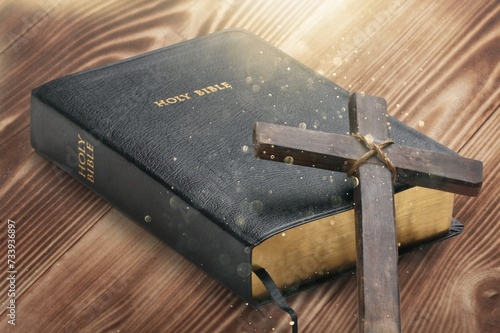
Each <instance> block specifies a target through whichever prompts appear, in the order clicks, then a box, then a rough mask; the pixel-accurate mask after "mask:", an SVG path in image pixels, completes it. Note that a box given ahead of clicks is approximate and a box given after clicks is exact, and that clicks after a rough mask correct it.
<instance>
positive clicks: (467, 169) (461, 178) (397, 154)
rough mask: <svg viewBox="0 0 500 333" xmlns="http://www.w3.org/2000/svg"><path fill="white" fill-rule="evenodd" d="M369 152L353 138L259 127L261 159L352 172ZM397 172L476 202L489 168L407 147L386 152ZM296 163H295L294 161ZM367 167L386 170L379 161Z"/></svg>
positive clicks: (407, 180) (392, 147)
mask: <svg viewBox="0 0 500 333" xmlns="http://www.w3.org/2000/svg"><path fill="white" fill-rule="evenodd" d="M366 151H367V148H366V147H365V146H364V144H363V143H362V142H360V141H358V139H356V138H355V137H353V136H349V135H342V134H336V133H326V132H320V131H314V130H307V129H300V128H295V127H290V126H282V125H276V124H268V123H256V124H255V127H254V154H255V156H258V157H259V158H261V159H267V160H275V161H283V160H284V159H285V158H287V157H291V158H293V164H296V165H303V166H309V167H316V168H320V169H327V170H333V171H341V172H347V171H348V170H349V169H350V168H351V166H352V165H353V163H354V162H355V161H356V160H357V159H358V158H359V157H360V156H362V155H363V154H364V153H366ZM384 152H385V153H386V155H387V156H388V157H389V159H390V160H391V161H392V163H393V164H394V166H395V167H396V170H397V181H398V180H399V181H400V182H401V183H405V184H410V185H415V186H422V187H427V188H432V189H437V190H441V191H448V192H453V193H457V194H465V195H470V196H475V195H477V194H479V191H480V190H481V186H482V173H483V172H482V170H483V164H482V163H481V162H480V161H477V160H472V159H468V158H464V157H461V156H459V155H458V154H449V153H442V152H435V151H430V150H425V149H419V148H415V147H410V146H402V145H399V144H398V143H395V144H392V145H390V146H388V147H386V148H384ZM289 160H290V159H289ZM366 163H374V164H382V162H381V161H380V160H379V159H378V158H377V157H375V156H373V157H371V158H370V159H369V160H368V161H366Z"/></svg>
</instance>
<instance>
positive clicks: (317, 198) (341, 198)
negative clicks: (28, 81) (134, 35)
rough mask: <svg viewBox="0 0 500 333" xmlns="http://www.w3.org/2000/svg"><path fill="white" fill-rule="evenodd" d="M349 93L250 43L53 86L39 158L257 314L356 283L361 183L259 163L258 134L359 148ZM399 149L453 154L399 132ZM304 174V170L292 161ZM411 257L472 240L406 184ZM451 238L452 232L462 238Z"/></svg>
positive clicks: (34, 124) (402, 223)
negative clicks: (294, 134)
mask: <svg viewBox="0 0 500 333" xmlns="http://www.w3.org/2000/svg"><path fill="white" fill-rule="evenodd" d="M348 97H349V93H348V92H347V91H346V90H344V89H342V88H341V87H339V86H337V85H335V84H334V83H332V82H331V81H329V80H328V79H326V78H325V77H323V76H321V75H319V74H317V73H316V72H314V71H313V70H311V69H309V68H307V67H306V66H304V65H302V64H300V63H299V62H297V61H295V60H294V59H292V58H290V57H289V56H287V55H286V54H285V53H283V52H281V51H280V50H278V49H276V48H274V47H272V46H271V45H269V44H268V43H266V42H264V41H262V40H261V39H259V38H257V37H256V36H254V35H252V34H250V33H248V32H245V31H242V30H227V31H222V32H219V33H215V34H212V35H208V36H204V37H200V38H197V39H194V40H191V41H187V42H184V43H180V44H177V45H173V46H170V47H167V48H164V49H160V50H157V51H154V52H150V53H147V54H144V55H140V56H137V57H134V58H130V59H126V60H123V61H120V62H117V63H114V64H110V65H107V66H104V67H100V68H97V69H94V70H89V71H85V72H81V73H77V74H73V75H69V76H66V77H62V78H59V79H57V80H54V81H52V82H49V83H46V84H44V85H42V86H40V87H38V88H36V89H34V90H33V92H32V100H31V140H32V145H33V147H34V148H35V149H36V151H37V152H38V153H39V154H41V155H43V156H45V157H46V158H47V159H49V160H50V161H52V162H53V163H55V164H56V165H57V166H59V167H60V168H61V169H63V170H64V171H66V172H67V173H69V174H70V175H71V176H73V177H74V178H75V179H77V180H78V181H80V182H82V183H83V184H84V185H86V186H87V187H88V188H90V189H91V190H93V191H95V192H96V193H97V194H99V195H100V196H102V197H103V198H105V199H106V200H108V201H109V202H110V203H111V204H113V205H114V206H116V207H117V208H118V209H120V210H121V211H123V212H124V213H125V214H126V215H128V216H129V217H130V218H131V219H132V220H134V221H135V222H137V223H138V224H140V225H141V226H143V227H144V228H146V229H147V230H149V231H150V232H152V233H153V234H154V235H156V236H157V237H159V238H161V239H162V240H164V241H165V242H166V243H168V244H169V245H170V246H172V247H173V248H175V249H176V250H177V251H179V252H180V253H181V254H183V255H184V256H185V257H187V258H189V259H190V260H192V261H193V262H194V263H196V264H197V265H198V266H199V267H200V268H202V269H203V270H205V271H207V272H208V273H209V274H211V275H212V276H213V277H214V278H216V279H217V280H218V281H220V282H221V283H223V284H224V285H226V286H227V287H228V288H230V289H231V290H232V291H233V292H235V293H236V294H237V295H239V296H240V297H241V298H242V299H244V300H245V301H247V302H249V303H250V304H252V305H258V304H260V303H262V302H264V301H266V300H267V296H266V291H265V289H264V287H263V285H262V283H261V282H260V281H259V280H258V279H257V278H256V276H255V274H254V273H253V270H255V269H256V268H259V267H262V268H265V269H266V270H267V271H268V272H269V273H270V274H271V276H272V277H273V279H274V280H275V282H276V284H277V285H278V286H279V287H280V288H281V289H282V291H283V292H284V293H285V294H291V293H294V292H297V291H298V290H301V289H303V288H305V287H307V286H309V285H311V284H314V283H317V282H318V281H321V280H325V279H329V278H331V277H332V276H335V275H338V274H339V273H341V272H345V271H346V270H348V269H352V267H353V265H354V259H355V245H354V222H353V218H354V217H353V213H352V189H353V182H352V181H351V179H350V178H349V177H346V176H345V174H342V173H337V172H329V171H324V170H315V169H310V168H306V167H300V166H294V167H285V168H284V167H283V165H281V164H279V163H268V162H266V161H263V160H259V159H256V158H254V157H253V156H252V130H253V126H254V124H255V122H268V123H276V124H281V125H289V126H296V127H299V128H307V129H314V130H319V131H325V132H337V133H343V134H347V133H348V131H349V125H348V118H349V117H348V110H347V103H348ZM388 122H389V125H390V127H391V133H392V136H393V137H392V138H393V140H394V141H395V142H396V144H397V143H401V144H404V145H410V146H415V147H418V148H424V149H429V150H436V151H443V152H449V153H450V154H453V152H451V151H449V150H447V149H446V148H444V147H443V146H441V145H440V144H438V143H436V142H434V141H432V140H430V139H428V138H425V137H424V136H423V135H421V134H420V133H418V132H416V131H414V130H413V129H411V128H409V127H407V126H405V125H403V124H402V123H400V122H398V121H397V120H395V119H393V118H388ZM289 162H290V163H293V162H292V161H289ZM396 192H397V193H398V194H397V195H396V199H395V201H396V213H397V227H398V237H399V238H398V239H399V242H400V249H401V250H402V251H404V249H410V248H412V247H415V246H417V247H418V246H420V245H422V244H424V243H427V242H430V241H434V240H436V239H440V238H444V237H447V236H450V235H453V234H456V233H458V232H460V230H461V229H460V225H459V224H458V225H453V226H452V217H451V214H452V206H453V195H452V194H449V193H444V192H438V191H433V190H429V189H424V188H418V187H413V188H409V187H407V186H406V187H405V186H401V185H398V184H396ZM450 226H452V227H451V228H450Z"/></svg>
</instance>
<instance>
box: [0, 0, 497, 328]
mask: <svg viewBox="0 0 500 333" xmlns="http://www.w3.org/2000/svg"><path fill="white" fill-rule="evenodd" d="M398 3H399V5H398ZM51 5H54V9H53V10H52V11H51V14H50V15H48V16H47V19H46V20H44V21H43V23H42V24H41V25H37V27H39V28H38V29H35V30H33V29H32V30H31V31H32V34H29V35H26V37H30V38H28V39H26V40H24V41H26V43H24V42H23V43H20V44H17V45H16V47H11V48H9V49H8V50H7V51H5V52H4V53H2V54H0V73H1V77H0V110H1V111H0V152H1V153H2V154H1V155H0V212H1V214H2V215H1V218H2V220H1V228H0V229H1V230H6V228H4V227H5V224H6V220H5V218H13V219H17V218H18V217H19V216H22V218H21V220H19V219H17V222H19V223H24V231H23V232H22V235H23V236H20V237H21V239H22V244H23V247H24V249H26V250H28V249H29V253H30V254H29V255H28V254H27V253H28V252H26V255H25V257H24V259H23V261H22V265H23V272H25V273H24V274H25V275H24V276H21V279H20V280H19V284H18V285H19V288H20V292H21V296H20V298H19V305H20V307H19V308H18V311H19V317H18V318H19V326H17V327H16V328H17V330H19V331H23V328H24V326H23V325H27V323H28V322H29V323H33V322H35V321H38V325H39V326H43V327H47V326H49V323H50V322H52V321H55V322H59V321H58V320H57V317H58V316H65V318H67V319H68V320H70V321H72V322H75V323H77V324H79V323H82V322H83V323H86V326H85V327H91V328H92V329H93V330H94V331H96V330H97V331H105V330H107V331H111V330H112V329H114V328H116V327H121V328H122V331H126V330H125V329H124V328H123V327H126V325H128V324H131V325H133V327H140V323H147V325H148V326H147V328H148V329H150V330H159V331H166V332H168V331H172V330H173V329H175V331H176V332H183V331H186V330H184V329H183V327H184V326H182V320H183V321H184V322H187V326H185V327H187V328H188V329H193V328H195V329H197V330H198V331H210V330H212V331H217V330H219V331H222V332H238V331H251V330H254V329H256V330H257V331H259V330H260V331H272V329H273V328H274V329H275V330H274V331H275V332H289V331H290V326H289V325H288V323H287V322H286V319H284V318H286V316H285V315H284V314H281V313H280V311H279V310H277V309H276V308H275V307H273V306H272V305H266V306H264V307H262V308H259V309H252V308H250V307H248V306H246V305H245V304H244V303H242V302H241V301H238V300H237V299H236V298H235V297H234V296H233V295H232V294H231V293H229V292H228V291H227V290H225V289H224V288H222V287H220V286H218V285H217V283H215V282H214V281H213V280H212V279H210V278H208V277H205V276H204V277H201V276H203V274H204V273H201V271H200V270H199V269H197V268H196V267H194V266H192V265H191V266H190V264H188V263H187V262H186V265H187V266H189V267H183V268H180V267H179V266H178V265H176V264H175V260H174V261H169V258H170V257H171V256H175V254H174V253H173V252H168V254H166V255H163V256H162V257H161V258H160V257H159V256H158V257H157V259H156V262H160V261H162V262H163V261H164V262H165V263H166V264H167V265H168V264H170V265H171V267H170V268H169V269H168V274H170V275H169V277H168V278H167V279H165V277H161V276H157V275H155V274H153V276H156V277H157V279H156V280H155V279H151V280H148V281H147V282H148V283H150V286H151V289H153V290H154V287H155V286H156V287H158V286H159V284H158V283H161V281H165V283H166V284H168V287H167V286H163V287H161V286H160V287H158V288H159V289H158V290H166V291H165V292H162V293H158V294H159V295H160V296H158V297H159V298H161V300H159V302H162V303H161V304H162V306H160V307H155V306H156V305H155V306H149V304H150V303H149V301H150V300H148V299H147V298H145V296H147V295H151V292H150V291H149V290H150V289H140V290H141V291H144V294H142V295H141V296H140V297H137V298H133V297H132V296H131V295H136V294H134V292H133V289H134V287H136V286H137V285H140V286H143V285H142V284H140V283H139V281H140V280H139V278H137V277H134V279H132V280H131V281H132V282H130V283H128V284H125V285H122V284H121V283H118V282H117V279H116V278H117V276H121V275H120V274H122V273H120V270H122V269H124V270H125V271H127V272H128V269H130V265H129V262H130V261H133V262H136V261H137V260H138V261H140V260H147V259H148V258H149V256H148V254H138V252H137V251H136V252H134V251H130V252H127V251H125V252H123V253H120V254H118V253H117V252H113V251H112V250H113V246H115V245H116V244H115V243H113V242H105V244H104V245H103V246H104V247H105V249H106V251H104V252H103V253H105V254H107V255H109V256H111V258H113V259H114V260H115V261H116V262H117V265H116V266H113V267H114V268H106V267H103V266H100V265H98V262H99V260H104V259H106V258H104V257H103V256H101V255H100V254H99V253H95V246H96V245H95V244H92V242H89V241H87V237H88V236H90V235H91V234H92V235H93V236H92V238H91V239H95V234H93V233H92V232H93V230H98V231H100V232H103V237H104V236H106V235H107V236H109V237H107V238H106V240H108V239H109V240H114V239H115V238H117V237H115V235H114V234H113V233H112V232H113V231H114V230H115V229H112V230H113V231H108V232H106V231H105V230H106V228H98V226H100V225H101V224H105V223H108V221H109V219H110V215H106V217H104V218H101V219H99V221H98V222H97V224H94V223H96V219H98V216H99V215H102V213H104V212H105V210H104V211H103V210H102V209H103V207H104V206H105V204H103V205H104V206H101V208H98V206H99V205H98V204H96V202H95V200H99V199H96V197H95V196H93V195H90V194H87V195H82V194H83V193H82V192H80V191H81V190H77V189H76V188H72V186H75V185H77V184H76V183H73V181H72V180H70V179H69V178H67V177H64V176H62V178H61V180H60V184H59V185H58V181H57V180H56V179H59V176H55V175H56V174H57V172H56V171H55V170H53V169H51V168H50V164H49V163H48V162H45V161H42V160H40V161H41V163H38V162H36V161H33V160H32V157H31V155H32V154H33V151H32V150H31V148H30V147H29V141H28V140H29V139H28V138H29V135H28V125H29V116H28V107H29V92H30V90H31V89H32V88H33V87H35V86H37V85H39V84H41V83H43V82H45V81H48V80H50V79H53V78H55V77H57V76H60V75H63V74H68V73H70V72H75V71H77V70H81V69H84V68H91V67H94V66H96V65H99V64H104V63H108V62H110V61H112V60H118V59H122V58H123V57H127V56H131V55H135V54H137V53H141V52H143V51H147V50H150V49H153V48H157V47H160V46H164V45H168V44H171V43H174V42H177V41H181V40H184V39H188V38H192V37H195V36H197V35H200V34H204V33H208V32H211V31H215V30H220V29H223V28H228V27H244V28H247V29H249V30H251V31H255V32H257V33H258V34H259V35H260V36H261V37H263V38H265V39H267V40H269V41H270V42H272V43H273V44H275V45H277V46H279V47H280V48H281V49H283V50H284V51H285V52H288V53H290V54H291V55H292V56H294V57H296V58H297V59H298V60H300V61H302V62H304V63H305V64H307V65H309V66H311V67H313V68H314V69H316V70H317V71H319V72H321V73H323V74H325V75H326V76H327V77H328V78H329V79H332V80H334V81H335V82H337V83H339V84H341V85H342V86H344V87H345V88H347V89H349V90H351V91H353V90H361V91H366V92H368V93H370V94H376V95H381V96H384V97H385V98H386V99H387V100H388V101H390V104H389V113H391V115H393V116H395V117H397V118H398V119H400V120H403V121H404V122H405V123H407V124H409V125H410V126H412V127H414V128H416V129H418V130H419V131H421V132H423V133H424V134H427V135H429V136H431V137H432V138H434V139H436V140H438V141H439V142H441V143H443V144H445V145H447V146H449V147H451V148H453V149H455V150H460V152H461V153H462V155H464V156H467V157H471V158H475V159H479V160H482V161H483V162H484V166H485V168H484V176H485V182H484V186H483V189H482V193H481V194H480V196H479V197H477V198H474V199H470V198H466V197H462V196H458V197H457V203H456V207H457V208H456V216H457V218H458V219H459V220H462V221H464V222H466V230H465V232H464V234H463V235H462V236H460V238H457V239H455V240H452V241H450V242H446V243H443V244H440V245H437V246H434V247H432V248H431V249H427V250H423V251H419V252H417V253H413V254H410V255H408V256H406V257H405V258H403V259H402V260H401V262H400V270H399V271H400V281H401V287H402V289H401V292H402V296H403V303H402V307H403V308H402V310H403V312H404V313H405V314H407V315H406V316H403V318H402V324H403V331H405V332H422V331H432V332H440V331H442V332H444V331H449V329H453V330H454V331H456V332H494V331H495V328H496V327H499V326H500V323H499V322H498V318H497V317H498V316H496V317H495V316H494V314H495V310H496V309H497V308H498V307H499V306H500V305H499V304H498V301H497V300H498V297H497V296H495V295H498V289H497V287H496V286H498V281H499V279H500V278H499V277H500V273H499V272H498V268H497V267H498V265H499V262H500V259H499V258H498V251H496V249H497V248H498V246H499V244H498V242H499V241H498V237H497V235H498V232H499V230H498V224H495V223H493V222H494V221H496V220H497V219H498V215H499V212H498V199H497V198H498V197H499V189H498V188H499V186H498V183H499V180H498V176H496V175H498V171H499V170H498V165H499V162H500V161H498V157H497V154H496V153H495V150H494V149H493V148H494V146H493V144H492V143H494V142H498V141H499V140H498V137H497V135H498V134H497V133H498V132H499V131H498V124H499V121H500V119H498V114H499V112H498V105H499V102H498V101H499V100H500V98H499V94H500V90H499V89H498V81H499V77H500V74H499V71H500V68H499V67H498V65H497V63H498V61H497V60H498V59H497V58H498V43H497V38H496V36H497V31H498V29H499V22H500V20H499V19H498V17H499V12H500V5H499V4H498V2H496V1H494V0H482V1H475V2H470V3H465V2H464V3H462V4H457V3H456V2H453V1H444V2H440V3H439V4H438V3H435V2H432V1H430V0H424V1H413V0H412V1H405V2H395V1H391V0H370V1H367V2H364V3H363V5H362V6H361V5H360V4H357V3H354V2H352V3H351V2H336V1H314V2H304V1H289V2H269V1H263V0H261V1H249V0H244V1H238V2H235V1H234V2H233V1H223V2H198V1H187V2H185V1H172V2H163V1H156V2H147V3H145V2H141V1H132V2H128V3H127V4H126V5H124V4H123V2H119V1H116V0H105V1H101V2H99V4H96V3H95V2H79V3H74V2H68V1H60V0H54V1H49V2H42V1H38V0H30V1H22V2H21V1H11V2H2V3H1V4H0V13H1V15H3V16H2V18H3V17H7V18H9V17H10V15H12V17H11V18H9V19H7V20H3V19H2V20H1V24H2V25H1V26H2V31H5V32H6V34H7V36H9V35H10V33H15V32H16V31H17V30H16V29H17V28H18V27H19V24H21V25H22V23H23V21H22V18H23V17H27V18H31V17H33V14H34V13H36V11H37V10H38V9H39V8H42V9H43V8H48V6H51ZM387 13H389V14H387ZM380 18H382V20H381V19H380ZM20 20H21V21H20ZM21 44H22V45H21ZM14 50H15V51H14ZM333 111H334V112H336V111H337V110H333ZM335 116H337V115H336V113H335ZM462 148H464V149H462ZM37 168H40V170H45V172H46V173H49V174H51V173H54V176H50V177H49V181H48V182H44V180H43V179H37V178H36V177H35V176H36V175H38V176H39V177H41V176H43V173H36V171H37V170H38V169H37ZM47 168H48V169H47ZM53 178H55V179H53ZM71 184H73V185H71ZM73 191H74V192H75V193H74V194H73V193H72V192H73ZM12 194H14V195H12ZM60 196H63V197H64V196H68V198H66V199H64V198H61V197H60ZM76 197H78V198H76ZM52 201H55V203H52ZM77 207H85V208H84V209H83V211H78V209H77ZM54 208H56V209H55V211H54V212H51V211H52V210H54ZM82 212H85V214H82ZM99 212H100V213H99ZM89 215H90V216H91V217H90V218H89V217H88V216H89ZM86 218H88V220H86ZM119 220H120V222H122V224H121V225H123V224H127V223H131V222H130V221H128V220H127V219H123V220H121V219H119ZM92 225H94V227H91V229H90V230H89V231H87V229H88V228H89V226H92ZM47 226H50V228H49V231H50V230H52V231H53V233H54V235H53V236H56V234H57V233H60V235H61V237H58V238H57V237H56V238H50V240H51V241H50V242H49V243H43V242H42V241H41V239H40V237H42V236H44V235H45V236H46V235H47V234H44V233H43V230H44V228H47ZM56 226H57V227H56ZM94 228H96V229H94ZM125 228H127V227H125ZM32 229H33V231H31V230H32ZM34 230H38V231H37V232H35V231H34ZM107 230H110V229H107ZM49 231H47V232H49ZM134 232H135V233H137V234H138V235H140V234H141V233H142V236H144V235H145V233H144V232H143V231H141V230H140V229H134ZM65 237H67V238H65ZM56 239H57V240H56ZM124 239H125V240H128V241H129V242H132V239H133V238H128V237H125V238H124ZM1 240H2V242H4V238H1ZM81 241H83V242H84V243H85V247H82V248H81V250H82V252H78V253H80V254H81V256H80V259H79V260H78V261H77V263H79V264H80V265H81V266H82V267H86V268H85V270H84V271H86V272H87V271H92V272H95V273H96V275H92V274H90V276H89V277H88V279H87V278H85V277H84V276H82V275H79V274H83V273H82V272H83V271H82V272H80V271H79V270H75V272H73V274H71V275H63V274H60V273H61V272H57V271H54V272H55V273H54V272H52V273H51V274H50V276H49V275H46V273H47V274H48V272H49V271H50V270H51V269H52V268H53V269H55V268H57V265H56V261H57V260H58V258H61V259H64V255H63V254H64V253H67V251H68V249H70V248H71V247H72V246H77V245H78V244H79V243H80V242H81ZM2 242H0V249H2V248H5V247H4V245H3V244H4V243H2ZM27 244H29V246H28V245H27ZM75 244H76V245H75ZM84 248H85V250H83V249H84ZM134 250H137V249H136V248H134ZM0 251H2V250H0ZM23 251H24V250H23ZM23 251H21V253H22V252H23ZM58 251H60V252H59V253H56V252H58ZM93 251H94V256H92V257H88V253H92V252H93ZM36 253H38V254H37V255H35V254H36ZM20 255H21V254H20ZM61 255H63V256H62V257H61ZM73 258H74V257H73ZM182 260H183V259H182ZM106 262H108V261H106ZM184 262H185V261H184ZM151 266H153V265H150V266H147V268H146V267H144V266H141V268H140V270H141V274H142V276H146V277H147V276H148V275H149V274H150V271H149V269H150V267H151ZM51 267H52V268H51ZM88 267H90V268H88ZM91 268H95V270H92V269H91ZM47 269H49V271H48V270H47ZM166 271H167V270H165V271H163V272H162V273H163V274H164V275H165V274H166V273H165V272H166ZM29 274H32V275H30V277H29ZM97 274H99V276H100V278H99V281H100V284H93V283H92V282H91V281H92V279H93V278H95V277H96V276H97ZM65 277H66V278H68V279H64V278H65ZM69 277H71V279H70V278H69ZM194 278H199V279H200V280H199V281H198V280H193V279H194ZM75 279H76V280H77V281H79V283H81V284H79V286H81V288H82V289H81V297H80V298H78V299H75V300H73V301H71V299H70V298H69V296H71V295H73V294H72V293H71V292H70V290H71V288H73V287H74V286H75V284H74V283H73V282H72V281H75ZM135 279H137V280H135ZM163 279H165V280H163ZM37 281H38V282H37ZM49 281H53V282H52V283H53V284H58V285H59V286H61V288H60V290H59V289H57V288H54V287H52V288H49V290H51V291H52V294H48V293H45V292H44V290H45V289H44V288H46V287H47V283H48V282H49ZM136 281H137V284H136ZM155 281H157V282H156V283H155ZM190 281H191V282H190ZM193 281H194V282H193ZM198 282H200V285H198ZM112 283H117V287H119V288H116V289H112V292H111V293H109V294H108V295H106V294H105V293H103V292H102V291H103V289H99V288H101V287H103V288H105V287H106V288H107V287H109V286H110V285H112ZM186 286H187V287H186ZM162 288H163V289H162ZM4 290H5V289H4ZM66 291H68V293H67V294H66V293H65V292H66ZM100 293H102V294H100ZM54 295H56V296H57V297H64V296H65V295H66V296H68V297H67V299H65V303H64V304H65V305H66V307H56V309H57V311H56V310H54V311H53V312H51V313H52V315H51V316H49V315H45V314H43V313H41V312H40V311H38V310H37V308H38V307H41V308H43V309H45V308H46V307H44V306H43V304H44V302H45V301H48V300H50V298H51V297H52V296H54ZM95 295H104V296H103V297H102V298H101V299H105V300H106V301H105V305H106V306H103V307H93V306H92V304H93V303H92V302H94V301H98V300H99V298H96V297H95ZM155 295H156V294H155ZM355 295H356V294H355V281H354V279H352V278H344V279H340V280H336V281H333V282H331V283H328V284H325V285H323V286H320V287H318V288H315V289H312V290H310V291H307V292H304V293H301V294H300V295H297V296H294V297H291V298H290V299H289V303H291V304H292V306H294V308H295V310H297V312H298V313H299V316H300V320H301V327H303V328H304V330H305V331H317V332H326V331H345V332H349V331H355V328H356V321H357V312H356V299H355ZM405 295H406V296H405ZM28 296H29V297H30V299H31V300H35V299H36V300H38V302H32V301H30V302H27V301H26V306H25V305H24V304H23V302H25V301H24V300H28ZM42 296H44V297H45V298H44V297H42ZM179 296H181V298H182V300H179V298H175V297H179ZM169 297H172V299H174V300H176V301H172V302H168V298H169ZM58 299H60V298H58ZM405 299H406V300H407V301H405ZM1 300H2V302H4V304H5V300H6V295H1ZM123 300H127V302H128V303H123V302H122V301H123ZM28 303H29V304H30V306H28ZM51 304H53V302H52V303H51ZM121 304H127V305H126V306H123V307H121ZM155 304H157V303H155ZM127 306H130V307H133V308H134V309H135V310H134V311H133V312H128V313H129V317H127V318H126V319H125V320H123V321H120V320H122V317H121V316H120V314H119V313H120V310H124V309H128V308H127ZM97 310H98V311H97ZM96 311H97V312H99V313H100V317H99V319H97V317H94V314H95V313H96ZM151 311H153V312H154V315H152V316H148V317H147V321H146V320H144V318H145V317H144V315H145V314H146V315H147V314H149V313H150V312H151ZM77 313H80V314H81V315H82V318H83V319H82V318H80V319H78V315H77ZM215 313H220V315H218V316H215V315H214V314H215ZM2 317H3V315H2ZM270 317H272V318H270ZM325 318H328V320H325ZM73 319H74V321H73ZM169 320H170V321H171V320H173V321H174V325H170V322H169ZM120 323H123V326H120ZM0 324H1V325H2V326H1V327H2V328H10V329H11V330H13V327H7V326H5V325H6V324H5V322H4V320H1V321H0ZM450 325H451V326H450ZM63 326H64V325H62V324H60V322H59V327H63ZM26 327H28V326H26ZM30 327H31V326H30ZM28 331H29V330H28ZM37 331H38V330H37ZM46 331H50V332H52V331H55V330H49V329H47V330H46Z"/></svg>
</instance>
